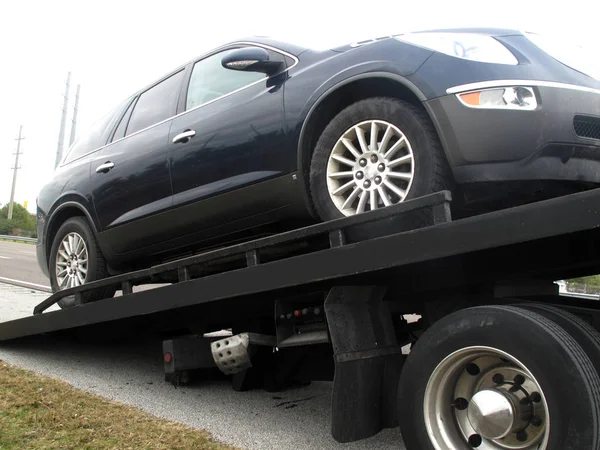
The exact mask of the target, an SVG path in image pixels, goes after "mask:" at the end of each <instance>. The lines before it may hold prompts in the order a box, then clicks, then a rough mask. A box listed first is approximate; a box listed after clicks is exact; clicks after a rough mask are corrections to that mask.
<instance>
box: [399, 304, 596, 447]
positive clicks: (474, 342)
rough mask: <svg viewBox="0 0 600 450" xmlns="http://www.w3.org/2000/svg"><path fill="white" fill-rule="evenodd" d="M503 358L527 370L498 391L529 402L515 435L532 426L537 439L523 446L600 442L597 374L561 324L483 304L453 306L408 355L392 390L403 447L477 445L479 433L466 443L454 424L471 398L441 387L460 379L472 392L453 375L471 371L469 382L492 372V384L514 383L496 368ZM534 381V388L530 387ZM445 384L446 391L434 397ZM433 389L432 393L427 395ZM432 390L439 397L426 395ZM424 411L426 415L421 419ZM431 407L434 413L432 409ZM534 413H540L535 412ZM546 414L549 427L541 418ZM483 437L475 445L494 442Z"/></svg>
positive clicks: (528, 432) (528, 434)
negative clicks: (396, 391) (525, 420)
mask: <svg viewBox="0 0 600 450" xmlns="http://www.w3.org/2000/svg"><path fill="white" fill-rule="evenodd" d="M469 352H471V353H469ZM488 353H489V354H494V355H497V357H498V358H499V359H497V361H496V360H495V359H491V357H489V358H490V359H489V360H488V362H484V361H486V360H485V359H481V357H480V356H478V355H482V354H485V355H487V354H488ZM463 356H464V358H463ZM469 357H472V358H475V359H469ZM460 358H463V359H462V360H461V359H460ZM477 358H480V359H477ZM473 361H475V362H476V364H475V365H473ZM459 362H460V364H459ZM452 364H455V365H452ZM464 364H466V365H464ZM477 364H479V366H478V365H477ZM486 364H487V365H488V366H487V367H486ZM504 365H506V367H507V368H508V369H507V370H509V371H508V372H507V373H514V371H515V370H517V369H518V370H521V371H522V372H523V373H526V374H527V377H529V378H527V379H526V378H525V377H523V380H526V381H525V382H524V384H521V389H514V390H513V389H507V390H506V391H502V392H511V394H510V395H513V396H515V397H516V396H522V397H523V398H521V400H520V402H519V403H512V405H516V404H518V405H526V406H518V407H517V408H525V407H531V408H533V418H531V419H530V420H531V422H528V425H526V426H527V428H525V433H524V434H521V438H523V439H526V440H527V439H533V437H535V436H536V433H538V434H537V436H540V437H539V439H541V440H538V441H537V442H536V441H533V440H532V441H527V446H525V447H524V448H526V449H534V448H535V449H536V450H537V449H539V450H577V449H586V450H598V449H600V437H599V431H600V378H599V377H598V374H597V372H596V370H595V369H594V367H593V365H592V362H591V361H590V359H589V358H588V356H587V355H586V354H585V352H584V350H583V349H582V348H581V346H580V345H579V344H578V343H577V342H576V340H575V339H574V338H573V337H571V335H570V334H569V333H567V332H566V331H565V330H564V329H563V328H561V327H560V326H558V325H557V324H556V323H554V322H553V321H552V320H549V319H548V318H547V317H544V316H542V315H540V314H537V313H535V312H533V311H529V310H526V309H522V308H517V307H514V306H482V307H476V308H468V309H464V310H462V311H458V312H455V313H452V314H450V315H448V316H446V317H444V318H443V319H441V320H440V321H438V322H437V323H435V324H434V325H432V326H431V327H430V328H429V329H428V330H427V331H426V332H425V333H424V334H423V335H422V336H421V338H420V339H419V340H418V341H417V343H416V345H415V346H414V348H413V349H412V351H411V353H410V355H409V356H408V359H407V361H406V364H405V366H404V369H403V372H402V376H401V380H400V386H399V394H398V408H399V410H398V411H399V419H400V420H399V421H400V427H401V430H402V436H403V438H404V442H405V445H406V448H407V450H434V449H437V450H440V449H444V450H446V449H449V448H453V450H463V449H464V450H467V449H473V448H477V447H478V446H480V445H481V442H480V441H478V439H481V436H480V435H479V434H474V435H471V436H469V438H471V439H473V441H471V443H470V444H469V443H468V442H469V440H468V439H469V438H467V437H466V436H465V433H464V432H463V431H461V428H460V427H459V425H458V424H459V422H460V423H462V424H464V423H465V422H464V417H465V414H466V415H467V419H468V420H469V422H468V426H472V423H473V422H471V419H470V418H469V414H470V412H471V411H470V409H471V404H472V403H473V401H474V400H473V399H472V398H471V399H468V398H465V399H463V398H462V397H460V396H459V398H454V399H453V398H452V397H456V395H455V394H454V392H461V391H444V389H445V387H446V386H449V387H450V388H452V386H453V384H455V386H462V387H461V389H464V390H463V391H462V392H470V393H472V392H474V391H473V390H468V389H467V388H464V385H461V384H460V383H462V382H464V381H465V380H466V381H469V380H470V379H471V378H472V379H473V381H472V382H471V383H473V386H479V387H478V388H477V389H480V388H481V389H483V387H481V385H480V384H478V383H482V382H485V380H486V378H485V377H488V376H489V377H492V374H493V377H492V378H489V379H492V380H494V384H493V387H494V388H495V387H496V386H498V389H499V390H500V388H502V387H503V386H513V387H514V382H513V380H515V381H516V379H517V378H516V377H514V378H513V379H508V381H507V380H506V378H504V376H503V375H498V372H500V371H501V370H503V367H504ZM480 366H481V367H483V368H481V367H480ZM511 367H512V369H511ZM515 367H516V368H517V369H515ZM519 368H524V369H523V370H522V369H519ZM510 370H512V372H510ZM496 376H498V377H499V378H496ZM489 379H488V380H489ZM448 380H449V381H448ZM482 380H483V381H482ZM523 380H520V381H519V382H518V383H517V384H519V383H521V382H523ZM497 383H501V384H497ZM532 383H533V384H532ZM483 386H484V387H485V385H483ZM531 386H535V388H534V389H532V388H531ZM538 388H539V392H538V394H540V395H539V396H537V395H536V394H534V392H533V391H534V390H535V389H538ZM477 389H476V390H477ZM485 389H486V390H492V391H493V390H494V389H489V388H485ZM444 392H451V394H450V395H449V396H447V397H444V396H441V397H440V396H439V395H441V394H440V393H444ZM494 392H497V391H494ZM432 393H436V394H437V395H438V397H435V396H433V397H432ZM493 395H496V394H493ZM536 396H537V398H536ZM434 398H437V399H445V400H444V401H438V402H437V403H435V402H431V401H430V400H431V399H434ZM534 402H536V403H535V404H534ZM425 405H428V406H427V407H426V406H425ZM461 411H464V412H461ZM521 412H522V411H517V413H518V414H515V417H523V416H521ZM426 413H427V414H428V417H430V418H431V420H427V421H426V419H425V414H426ZM432 413H439V416H435V415H432ZM544 414H546V416H544ZM538 416H539V417H538ZM475 417H476V415H475ZM540 417H545V420H538V419H540ZM444 418H445V419H447V420H444ZM534 420H535V421H537V422H538V425H537V428H536V426H534V424H533V423H532V422H533V421H534ZM548 420H549V423H550V426H549V427H547V425H546V424H547V423H548ZM461 421H462V422H461ZM440 424H441V425H440ZM427 425H429V428H427ZM439 429H442V430H443V431H444V432H446V434H445V437H441V436H442V434H439V433H438V434H436V433H437V431H436V430H439ZM463 429H464V428H463ZM473 429H475V427H473ZM540 433H541V434H540ZM518 436H519V435H517V434H516V433H513V432H511V433H509V435H507V437H506V438H500V439H513V440H514V439H518ZM532 436H533V437H532ZM445 439H446V440H448V439H455V440H456V439H457V441H456V442H458V443H456V442H454V443H453V445H448V444H447V441H445ZM434 440H435V441H436V445H434V443H433V441H434ZM517 443H518V442H517ZM485 444H487V445H485V446H482V447H481V448H487V449H492V448H494V449H495V448H501V447H500V446H499V445H498V443H497V442H496V441H494V440H486V442H485ZM492 444H494V445H492ZM505 448H506V447H505ZM513 448H514V447H513Z"/></svg>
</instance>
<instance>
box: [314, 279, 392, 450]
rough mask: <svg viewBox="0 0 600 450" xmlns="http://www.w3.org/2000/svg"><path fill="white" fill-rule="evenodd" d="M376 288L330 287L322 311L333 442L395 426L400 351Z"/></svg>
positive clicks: (358, 437)
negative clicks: (328, 345)
mask: <svg viewBox="0 0 600 450" xmlns="http://www.w3.org/2000/svg"><path fill="white" fill-rule="evenodd" d="M385 292H386V288H385V287H381V286H339V287H334V288H332V289H331V290H330V291H329V294H328V295H327V298H326V300H325V314H326V315H327V323H328V327H329V333H330V336H331V342H332V344H333V352H334V360H335V377H334V381H333V398H332V424H331V428H332V429H331V434H332V435H333V438H334V439H335V440H336V441H338V442H352V441H356V440H359V439H364V438H368V437H370V436H373V435H375V434H377V433H378V432H380V431H381V430H382V429H383V428H391V427H396V426H397V425H398V417H397V393H398V382H399V380H400V371H401V370H402V362H403V359H402V351H401V348H400V346H399V345H398V343H397V340H396V336H395V333H394V326H393V323H392V317H391V314H390V311H389V309H388V306H387V304H386V303H385V302H383V297H384V295H385Z"/></svg>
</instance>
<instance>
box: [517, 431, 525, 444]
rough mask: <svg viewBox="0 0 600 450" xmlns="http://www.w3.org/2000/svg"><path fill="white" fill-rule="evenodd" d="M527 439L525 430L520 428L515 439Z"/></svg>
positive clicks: (520, 440)
mask: <svg viewBox="0 0 600 450" xmlns="http://www.w3.org/2000/svg"><path fill="white" fill-rule="evenodd" d="M526 440H527V433H526V432H525V430H521V431H519V432H518V433H517V441H519V442H525V441H526Z"/></svg>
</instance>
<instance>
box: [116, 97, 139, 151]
mask: <svg viewBox="0 0 600 450" xmlns="http://www.w3.org/2000/svg"><path fill="white" fill-rule="evenodd" d="M134 106H135V100H133V101H132V102H131V104H130V105H129V107H128V108H127V111H125V114H123V117H122V118H121V121H120V122H119V126H118V127H117V129H116V130H115V134H114V135H113V138H112V140H111V142H114V141H116V140H118V139H121V138H122V137H125V130H126V129H127V124H128V123H129V118H130V117H131V110H132V109H133V107H134Z"/></svg>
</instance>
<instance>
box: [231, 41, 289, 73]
mask: <svg viewBox="0 0 600 450" xmlns="http://www.w3.org/2000/svg"><path fill="white" fill-rule="evenodd" d="M221 64H222V65H223V67H225V68H226V69H231V70H242V71H246V72H262V73H265V74H267V75H272V74H274V73H276V72H277V71H278V70H280V69H281V67H282V65H283V63H282V62H281V61H270V60H269V52H267V51H266V50H265V49H264V48H261V47H244V48H239V49H237V50H234V51H232V52H231V53H229V54H228V55H227V56H224V57H223V59H222V60H221Z"/></svg>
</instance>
